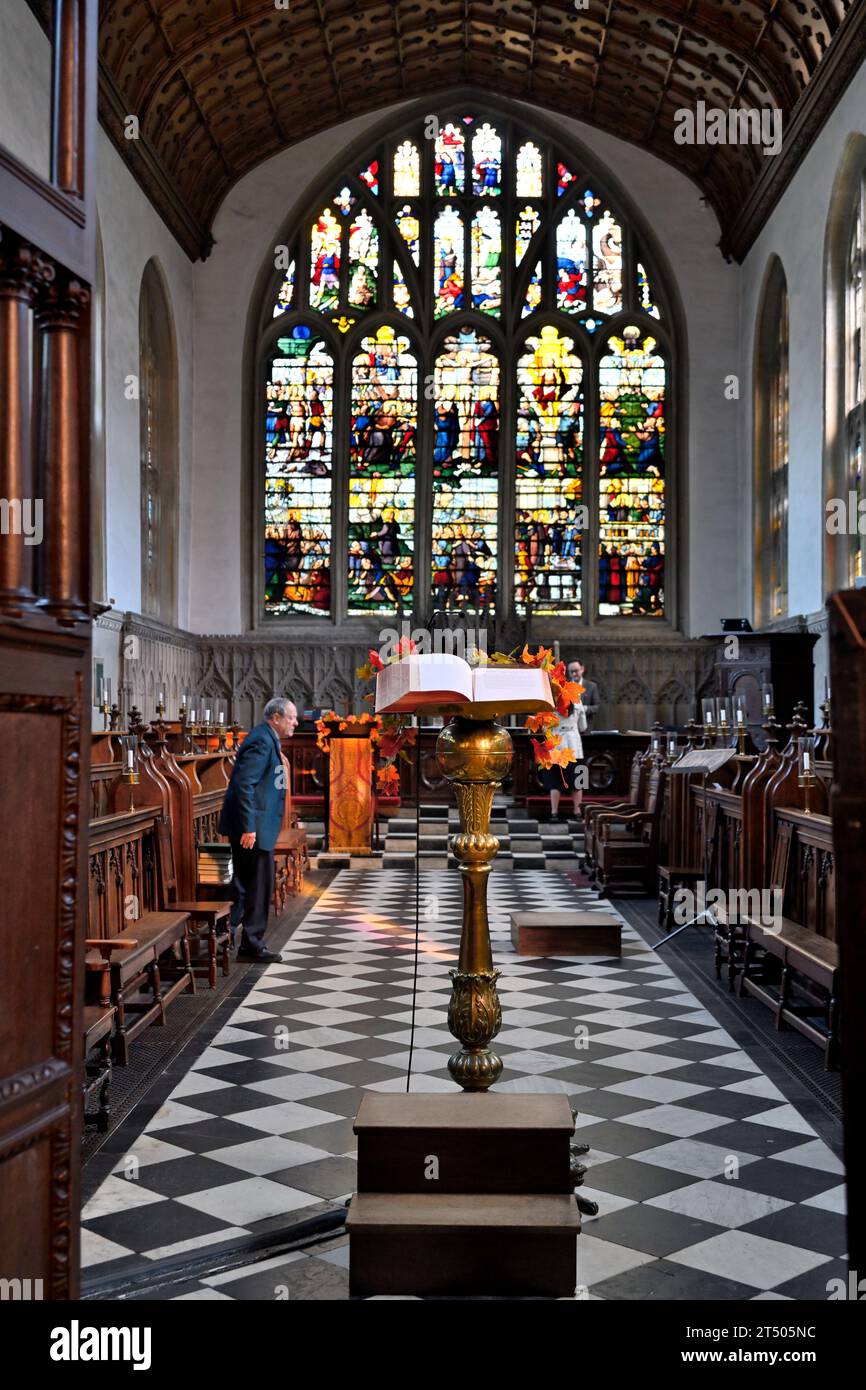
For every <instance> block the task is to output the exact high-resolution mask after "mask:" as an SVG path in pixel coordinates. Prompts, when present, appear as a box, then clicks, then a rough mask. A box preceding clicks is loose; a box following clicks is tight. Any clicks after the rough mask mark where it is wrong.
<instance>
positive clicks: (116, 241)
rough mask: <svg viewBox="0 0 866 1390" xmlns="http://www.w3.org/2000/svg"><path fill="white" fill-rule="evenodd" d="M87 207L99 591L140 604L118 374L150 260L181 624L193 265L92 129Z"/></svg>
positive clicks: (135, 421) (125, 414) (134, 443)
mask: <svg viewBox="0 0 866 1390" xmlns="http://www.w3.org/2000/svg"><path fill="white" fill-rule="evenodd" d="M97 210H98V213H99V225H100V228H101V231H102V243H103V249H104V253H105V466H106V518H107V533H108V534H107V561H106V563H107V572H108V575H107V577H108V595H109V597H110V598H111V600H112V601H113V604H114V606H115V608H119V609H122V610H123V609H129V610H131V611H133V612H138V611H140V608H141V528H140V516H139V506H140V502H139V498H140V468H141V463H140V450H139V402H138V401H137V400H127V398H126V393H125V383H126V378H127V377H128V376H130V375H133V374H134V375H136V376H137V375H138V371H139V360H138V301H139V294H140V290H141V277H142V274H143V272H144V268H145V266H146V265H147V262H148V261H149V260H150V258H151V257H152V256H155V257H156V258H157V260H158V262H159V265H160V268H161V269H162V272H163V277H164V283H165V287H166V291H167V295H168V299H169V303H170V307H171V311H172V315H173V318H174V332H175V340H176V345H177V361H178V433H179V441H178V445H179V492H178V497H179V517H178V626H179V627H186V626H187V624H188V621H189V594H190V544H189V540H190V517H191V507H192V488H191V475H192V412H193V380H194V372H193V350H194V334H193V266H192V262H191V261H190V260H189V258H188V256H187V255H186V253H185V252H184V251H183V250H182V249H181V247H180V246H179V244H178V242H177V241H175V239H174V237H173V236H172V234H171V232H170V231H169V230H168V228H167V227H166V225H165V223H164V222H163V221H162V219H161V218H160V216H159V215H158V213H157V212H156V211H155V210H154V208H153V207H152V206H151V204H150V203H149V202H148V200H147V198H146V197H145V196H144V194H143V193H142V191H141V189H140V188H139V186H138V184H137V183H136V182H135V180H134V178H133V177H132V175H131V174H130V173H129V171H128V169H127V168H126V165H125V164H124V163H123V160H122V159H121V158H120V156H119V155H118V153H117V151H116V150H115V148H114V146H113V145H112V143H111V141H110V140H109V139H108V136H107V135H106V134H105V132H104V131H103V130H101V129H100V131H99V141H98V149H97Z"/></svg>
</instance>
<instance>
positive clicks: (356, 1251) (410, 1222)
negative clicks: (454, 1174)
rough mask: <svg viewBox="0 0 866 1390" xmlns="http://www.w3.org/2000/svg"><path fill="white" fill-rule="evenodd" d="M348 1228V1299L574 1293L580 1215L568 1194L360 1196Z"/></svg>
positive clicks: (347, 1223) (348, 1220) (363, 1194)
mask: <svg viewBox="0 0 866 1390" xmlns="http://www.w3.org/2000/svg"><path fill="white" fill-rule="evenodd" d="M346 1229H347V1230H348V1232H349V1238H350V1244H351V1263H350V1287H351V1293H352V1295H353V1296H355V1297H364V1296H369V1295H371V1294H401V1293H402V1294H405V1293H412V1294H416V1295H419V1296H422V1297H423V1296H428V1297H429V1296H431V1295H437V1294H438V1295H449V1296H455V1295H456V1296H461V1295H464V1296H471V1295H477V1294H484V1295H487V1296H493V1297H506V1296H509V1295H516V1296H518V1297H519V1296H535V1297H548V1298H558V1297H571V1296H573V1294H574V1288H575V1284H576V1282H577V1261H576V1246H575V1238H576V1236H577V1234H578V1232H579V1231H580V1216H579V1214H578V1210H577V1207H576V1206H575V1203H574V1198H573V1197H571V1196H569V1195H566V1194H563V1195H560V1196H541V1197H539V1196H526V1195H524V1196H517V1195H515V1196H496V1197H493V1196H476V1195H471V1194H462V1195H456V1194H440V1193H427V1194H420V1195H419V1194H412V1195H396V1194H391V1193H389V1194H384V1193H359V1194H358V1196H356V1197H354V1198H353V1199H352V1204H351V1206H350V1207H349V1215H348V1218H347V1221H346Z"/></svg>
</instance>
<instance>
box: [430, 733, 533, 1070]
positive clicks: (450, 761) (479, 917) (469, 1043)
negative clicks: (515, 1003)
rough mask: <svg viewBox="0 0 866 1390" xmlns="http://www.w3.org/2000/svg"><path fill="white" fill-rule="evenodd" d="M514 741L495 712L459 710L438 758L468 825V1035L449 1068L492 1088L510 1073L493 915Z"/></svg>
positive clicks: (459, 848)
mask: <svg viewBox="0 0 866 1390" xmlns="http://www.w3.org/2000/svg"><path fill="white" fill-rule="evenodd" d="M513 756H514V748H513V745H512V742H511V738H510V735H509V734H508V731H507V730H506V729H504V728H503V727H502V726H501V725H500V724H498V723H497V722H496V720H495V719H466V718H463V717H462V716H457V717H455V718H454V719H452V720H451V722H450V724H448V725H447V726H446V727H445V728H444V729H443V730H442V732H441V733H440V735H439V738H438V740H437V742H436V760H437V762H438V764H439V767H440V769H441V771H442V773H443V775H444V776H445V777H446V778H447V780H448V781H449V782H450V783H451V785H452V786H453V788H454V794H455V796H456V798H457V806H458V809H459V813H460V830H459V832H458V833H457V834H456V835H454V836H453V838H452V841H451V848H452V850H453V852H454V857H455V859H456V860H457V862H458V864H459V866H460V873H461V876H462V878H463V927H462V931H461V936H460V955H459V959H458V963H457V969H456V970H452V971H451V979H452V981H453V984H452V990H451V1002H450V1004H449V1006H448V1027H449V1029H450V1031H451V1032H452V1033H453V1034H454V1037H455V1038H457V1040H458V1041H459V1042H460V1043H461V1048H460V1051H459V1052H455V1053H454V1055H453V1056H452V1057H451V1058H450V1059H449V1062H448V1070H449V1072H450V1073H451V1076H452V1077H453V1078H454V1080H455V1081H456V1082H457V1084H458V1086H462V1087H463V1089H464V1091H486V1090H487V1089H488V1088H489V1087H490V1086H492V1085H493V1084H494V1082H495V1081H497V1080H498V1078H499V1076H500V1075H501V1074H502V1059H501V1058H500V1057H498V1056H497V1054H496V1053H495V1052H493V1051H491V1048H490V1043H491V1042H492V1040H493V1039H494V1038H495V1037H496V1035H497V1033H498V1032H499V1029H500V1028H501V1026H502V1007H501V1004H500V1002H499V995H498V993H497V989H496V981H497V980H498V978H499V973H500V972H499V971H498V970H496V969H495V968H494V965H493V951H492V948H491V944H490V925H489V921H488V916H487V880H488V878H489V875H490V868H491V865H492V862H493V860H494V859H495V857H496V854H497V851H498V850H499V841H498V839H497V838H496V836H495V835H492V834H491V833H490V813H491V811H492V809H493V798H494V796H495V795H496V792H497V791H498V790H499V788H500V786H501V784H502V780H503V778H504V777H505V776H506V775H507V774H508V771H509V768H510V767H511V761H512V758H513Z"/></svg>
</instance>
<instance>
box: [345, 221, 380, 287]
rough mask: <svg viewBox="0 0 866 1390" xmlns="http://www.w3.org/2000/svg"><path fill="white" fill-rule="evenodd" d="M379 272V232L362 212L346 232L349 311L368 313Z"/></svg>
mask: <svg viewBox="0 0 866 1390" xmlns="http://www.w3.org/2000/svg"><path fill="white" fill-rule="evenodd" d="M378 272H379V232H378V229H377V228H376V225H375V223H374V222H373V219H372V217H371V216H370V214H369V212H367V211H366V209H364V208H362V209H361V211H360V212H359V213H358V215H357V217H356V218H355V219H354V221H353V222H352V226H351V228H350V231H349V303H350V304H351V306H352V308H353V309H369V308H371V306H372V305H374V304H375V303H376V280H377V276H378Z"/></svg>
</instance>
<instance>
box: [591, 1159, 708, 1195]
mask: <svg viewBox="0 0 866 1390" xmlns="http://www.w3.org/2000/svg"><path fill="white" fill-rule="evenodd" d="M694 1182H695V1178H694V1177H692V1176H690V1175H689V1174H688V1173H675V1172H674V1171H673V1169H671V1168H658V1167H656V1166H655V1165H654V1164H652V1163H638V1162H636V1160H635V1159H632V1158H614V1159H610V1160H609V1161H608V1162H607V1163H594V1164H593V1165H592V1166H591V1167H590V1168H589V1169H588V1170H587V1174H586V1178H585V1184H586V1186H587V1187H592V1188H597V1189H598V1190H599V1191H600V1192H610V1193H612V1194H613V1196H614V1197H630V1198H631V1199H632V1201H634V1202H645V1201H647V1199H648V1198H650V1197H660V1196H661V1195H662V1193H663V1192H676V1191H677V1190H678V1189H679V1188H681V1187H690V1186H691V1184H692V1183H694Z"/></svg>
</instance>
